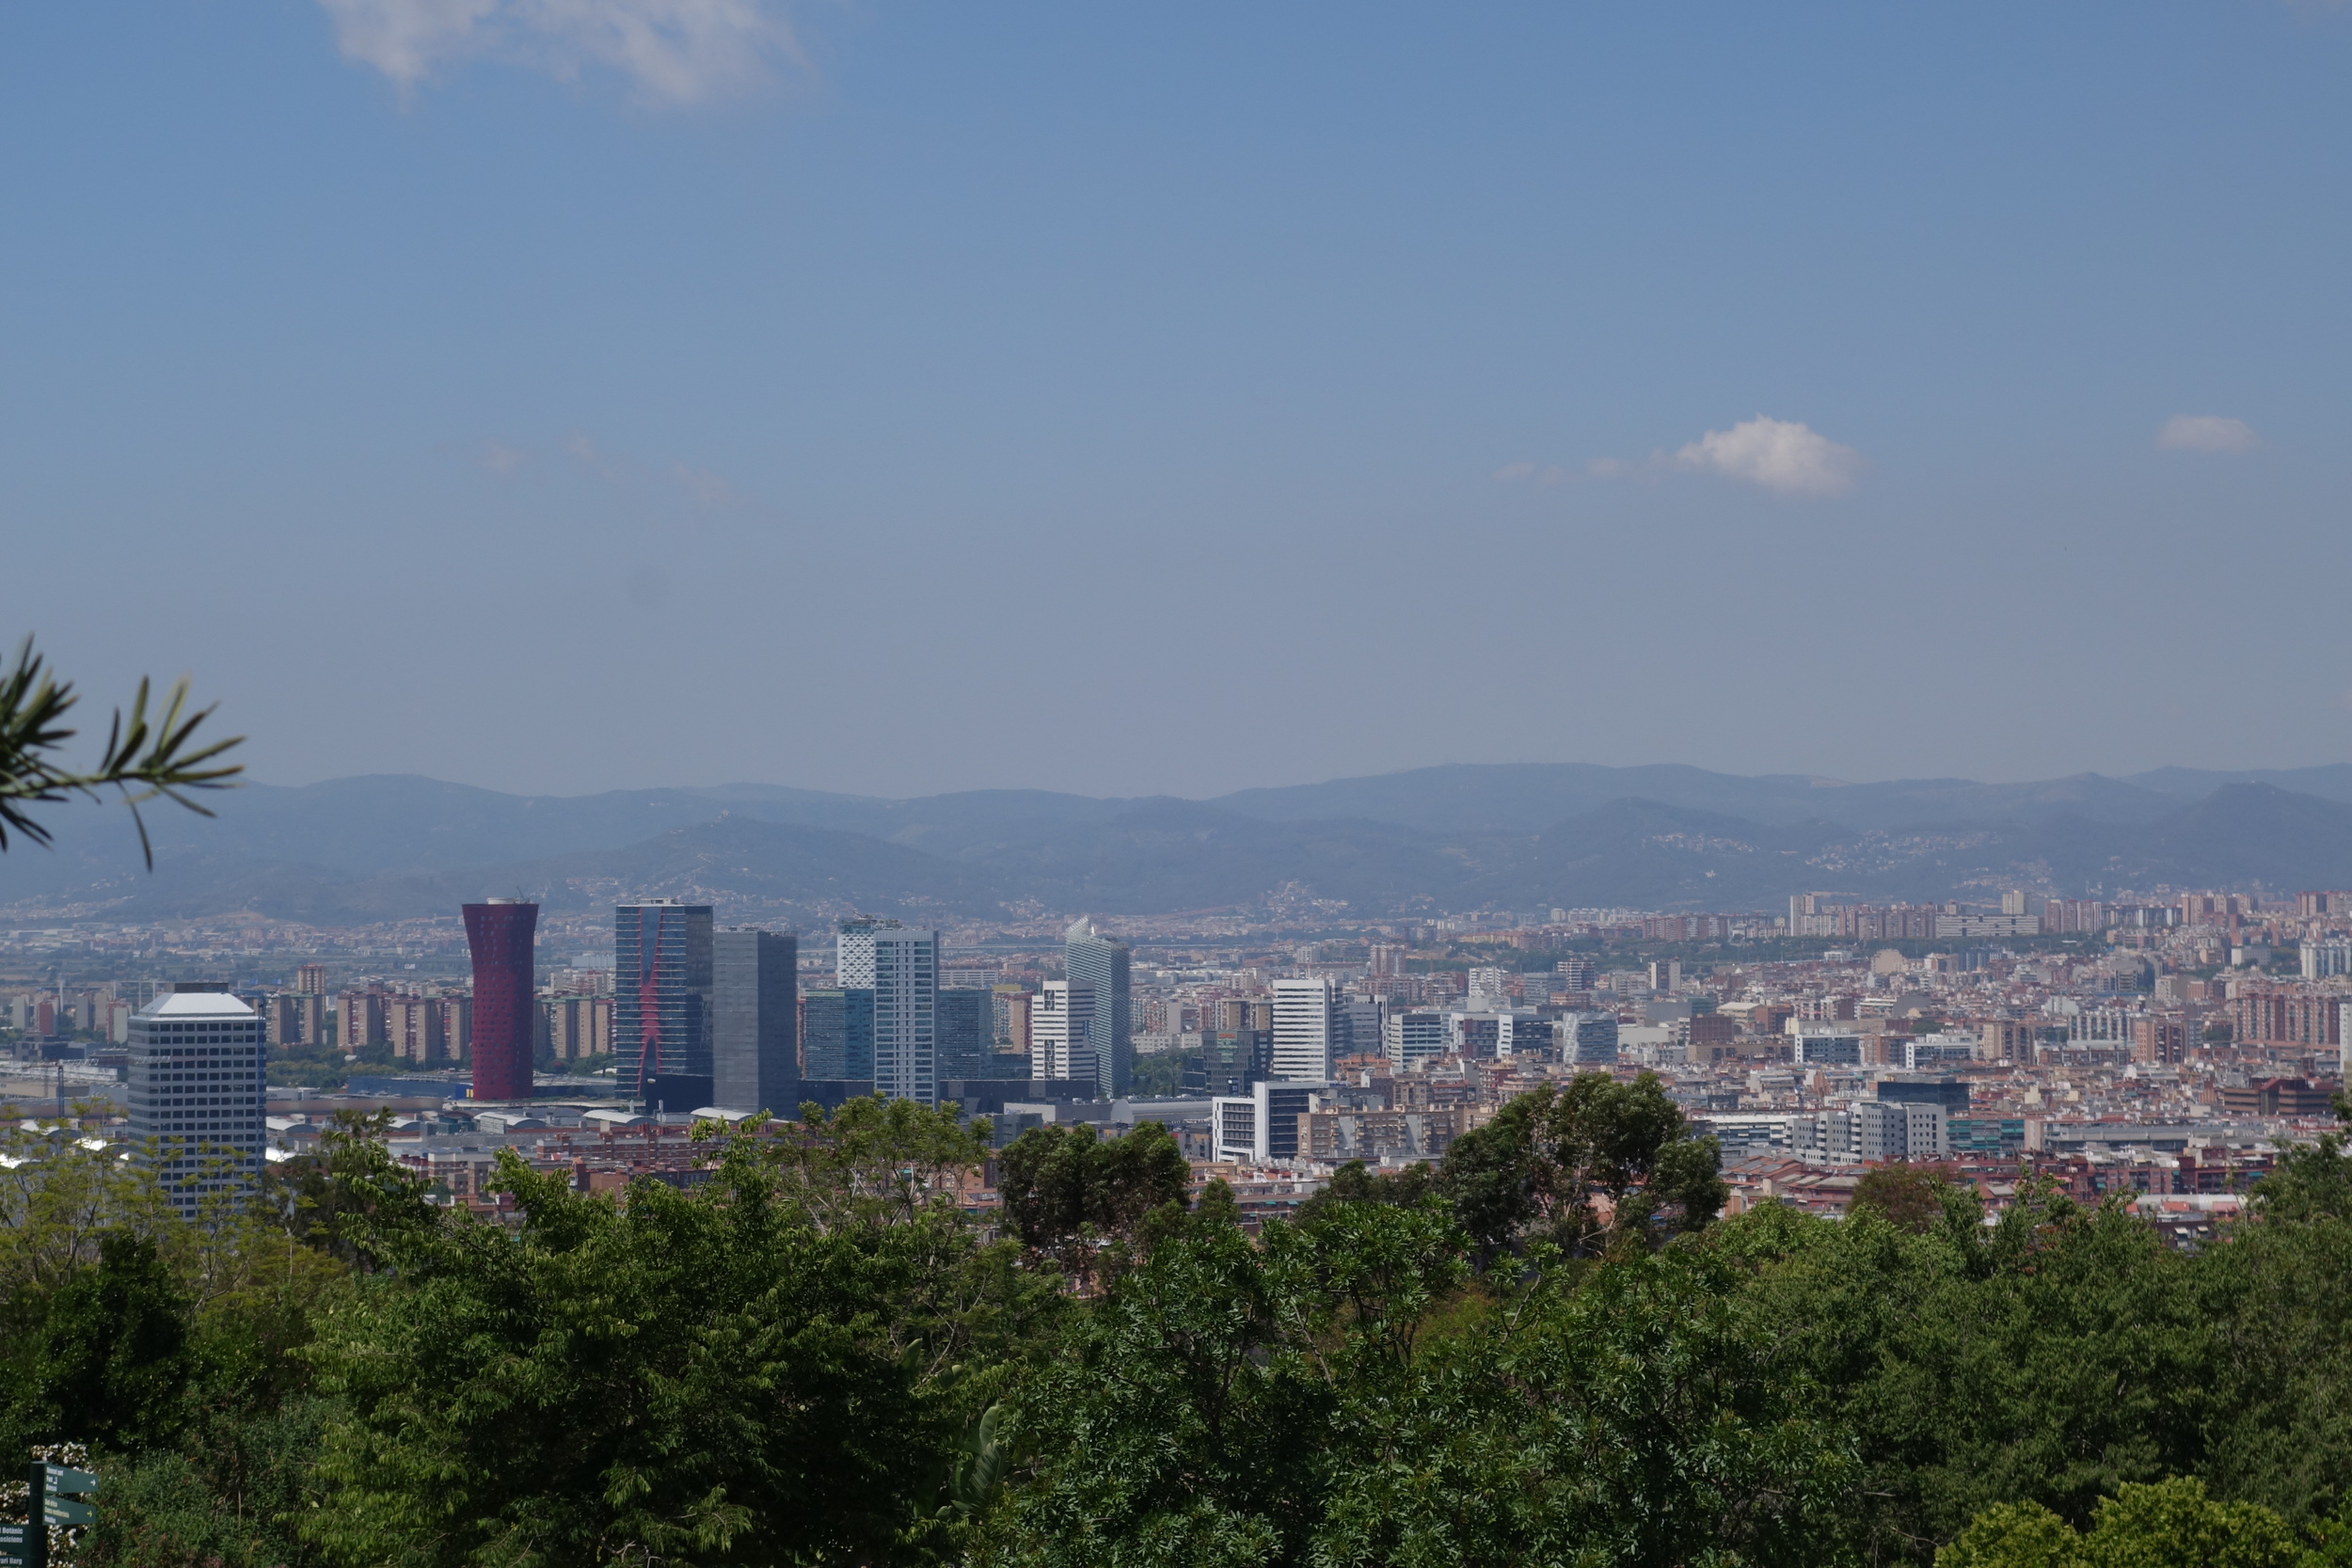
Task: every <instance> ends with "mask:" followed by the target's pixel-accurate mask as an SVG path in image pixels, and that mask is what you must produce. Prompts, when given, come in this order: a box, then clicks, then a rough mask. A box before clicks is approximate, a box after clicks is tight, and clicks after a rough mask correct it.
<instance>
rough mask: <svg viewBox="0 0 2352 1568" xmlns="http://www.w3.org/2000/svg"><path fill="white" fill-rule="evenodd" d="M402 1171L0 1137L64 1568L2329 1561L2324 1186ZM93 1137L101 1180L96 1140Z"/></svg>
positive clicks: (749, 1151) (738, 1164) (1504, 1170)
mask: <svg viewBox="0 0 2352 1568" xmlns="http://www.w3.org/2000/svg"><path fill="white" fill-rule="evenodd" d="M378 1131H379V1130H378V1129H374V1128H372V1127H370V1126H368V1125H366V1124H364V1123H362V1122H359V1121H358V1120H357V1119H354V1120H350V1121H347V1122H345V1123H344V1124H343V1125H342V1126H339V1127H338V1128H336V1129H334V1130H333V1131H332V1132H330V1134H329V1135H328V1137H327V1138H326V1140H325V1142H324V1146H323V1148H322V1151H321V1152H320V1153H319V1154H318V1155H316V1156H313V1157H310V1158H308V1159H305V1160H301V1161H294V1162H289V1163H288V1164H286V1165H284V1166H281V1167H278V1170H277V1171H276V1172H275V1173H274V1175H273V1178H272V1180H271V1183H270V1186H269V1189H268V1191H267V1192H266V1193H265V1194H264V1195H263V1196H262V1201H260V1202H259V1203H257V1204H254V1205H251V1206H248V1207H247V1208H246V1209H244V1210H241V1211H233V1212H232V1211H229V1210H222V1211H220V1212H208V1213H205V1214H203V1215H201V1216H199V1219H198V1220H197V1221H195V1222H193V1223H191V1222H187V1221H183V1220H181V1219H179V1218H177V1217H176V1216H175V1215H174V1214H173V1213H172V1212H171V1211H170V1210H169V1208H168V1206H167V1205H166V1204H163V1203H161V1202H160V1201H159V1200H158V1197H157V1195H156V1194H155V1193H154V1191H153V1190H152V1188H151V1186H150V1185H149V1184H148V1183H147V1182H146V1181H145V1180H143V1179H142V1178H141V1177H140V1176H139V1175H138V1173H137V1171H136V1168H135V1163H132V1162H125V1161H123V1160H121V1159H119V1158H118V1157H117V1154H116V1152H115V1151H112V1150H109V1149H108V1148H104V1147H103V1146H95V1147H93V1146H92V1145H91V1144H85V1143H84V1142H82V1141H81V1140H79V1139H78V1138H76V1137H73V1136H70V1135H66V1134H65V1133H63V1132H56V1133H40V1132H19V1133H14V1134H9V1135H8V1136H9V1138H10V1142H9V1143H8V1148H7V1154H8V1162H7V1163H5V1164H0V1443H5V1444H6V1445H8V1448H10V1449H14V1450H15V1451H17V1452H20V1453H22V1452H24V1451H26V1450H27V1449H28V1448H29V1447H30V1446H31V1445H33V1444H36V1443H56V1442H81V1443H87V1445H89V1448H90V1450H91V1452H92V1455H93V1458H92V1460H91V1463H92V1464H93V1465H96V1466H97V1467H98V1468H99V1469H100V1471H101V1472H102V1474H103V1477H104V1492H103V1504H102V1507H101V1509H100V1524H99V1525H98V1527H97V1528H95V1529H94V1530H92V1531H90V1532H87V1534H86V1536H85V1537H84V1538H83V1540H82V1541H81V1542H80V1544H79V1546H78V1549H77V1555H78V1557H79V1558H80V1559H81V1560H84V1561H86V1562H87V1563H90V1564H93V1565H96V1564H108V1565H112V1564H124V1565H139V1568H162V1565H166V1564H171V1565H182V1564H185V1565H192V1568H193V1565H199V1564H207V1563H211V1562H215V1561H217V1562H219V1563H221V1564H223V1565H224V1568H269V1565H271V1564H285V1565H287V1568H295V1565H301V1564H313V1563H315V1564H320V1565H334V1564H375V1563H400V1564H415V1565H418V1568H425V1565H442V1564H448V1565H456V1564H461V1563H463V1564H498V1565H501V1568H526V1565H530V1568H536V1565H548V1568H553V1565H557V1564H570V1563H594V1562H607V1561H612V1562H644V1563H648V1564H650V1563H655V1562H675V1563H692V1564H704V1563H707V1564H714V1565H715V1564H733V1563H745V1564H751V1563H812V1564H814V1563H847V1564H898V1563H905V1564H922V1563H945V1562H972V1563H978V1564H990V1565H1002V1568H1026V1565H1037V1568H1046V1565H1057V1564H1072V1565H1075V1564H1081V1563H1084V1564H1097V1563H1107V1564H1135V1565H1138V1568H1141V1565H1159V1564H1168V1565H1170V1568H1175V1565H1180V1564H1181V1565H1183V1568H1217V1565H1223V1564H1236V1565H1238V1564H1264V1565H1278V1564H1283V1565H1287V1564H1296V1565H1299V1568H1358V1565H1365V1568H1369V1565H1372V1564H1394V1565H1399V1568H1422V1565H1427V1568H1437V1565H1439V1564H1454V1563H1462V1562H1478V1563H1502V1564H1518V1563H1526V1564H1536V1563H1543V1564H1554V1563H1560V1564H1592V1565H1600V1564H1627V1565H1634V1564H1640V1565H1645V1568H1646V1565H1661V1568H1662V1565H1671V1564H1692V1565H1699V1564H1705V1565H1708V1568H1730V1565H1733V1564H1756V1565H1768V1564H1788V1565H1790V1568H1796V1565H1806V1568H1813V1565H1821V1564H1856V1565H1861V1564H1904V1563H1909V1564H1920V1565H1926V1564H1930V1563H1938V1562H1940V1563H1942V1564H1943V1565H1944V1568H2169V1565H2173V1564H2178V1565H2181V1568H2189V1565H2191V1564H2200V1565H2203V1564H2232V1565H2236V1564H2244V1565H2246V1568H2270V1565H2274V1564H2290V1563H2292V1564H2302V1565H2309V1564H2313V1563H2320V1562H2338V1561H2352V1533H2348V1532H2347V1531H2346V1529H2345V1528H2344V1524H2343V1523H2342V1521H2343V1520H2344V1518H2345V1516H2346V1515H2347V1513H2352V1414H2348V1413H2347V1412H2352V1397H2347V1396H2352V1325H2348V1324H2347V1323H2346V1319H2345V1316H2344V1313H2343V1312H2342V1310H2341V1308H2340V1306H2339V1304H2340V1303H2341V1302H2342V1301H2343V1300H2344V1299H2346V1297H2347V1294H2348V1293H2352V1289H2348V1288H2352V1178H2348V1177H2347V1171H2346V1165H2345V1161H2344V1150H2343V1148H2341V1147H2340V1146H2339V1145H2338V1144H2337V1143H2336V1142H2335V1141H2334V1140H2332V1139H2331V1140H2328V1141H2327V1142H2326V1143H2323V1144H2322V1145H2321V1146H2320V1147H2319V1148H2312V1149H2306V1150H2301V1151H2296V1152H2292V1153H2289V1154H2287V1155H2285V1156H2284V1157H2282V1159H2281V1161H2280V1167H2279V1169H2278V1171H2277V1173H2276V1174H2274V1175H2273V1176H2272V1177H2270V1178H2268V1179H2266V1180H2265V1183H2264V1185H2263V1186H2262V1188H2261V1189H2260V1190H2259V1193H2258V1199H2259V1201H2258V1210H2259V1213H2258V1217H2257V1218H2256V1219H2254V1220H2252V1221H2250V1222H2249V1223H2248V1224H2246V1225H2244V1226H2242V1227H2238V1229H2237V1230H2236V1231H2235V1232H2233V1233H2232V1234H2229V1235H2227V1236H2225V1237H2223V1238H2221V1239H2220V1240H2218V1241H2217V1242H2216V1243H2213V1244H2211V1245H2208V1246H2207V1247H2205V1248H2203V1249H2202V1250H2201V1251H2199V1252H2196V1253H2182V1252H2177V1251H2174V1250H2171V1249H2169V1248H2168V1247H2167V1246H2165V1245H2163V1244H2162V1243H2160V1242H2159V1240H2158V1239H2157V1238H2156V1236H2155V1235H2154V1234H2153V1232H2152V1231H2151V1230H2150V1229H2149V1228H2148V1227H2145V1226H2143V1225H2142V1224H2141V1223H2140V1222H2139V1221H2137V1219H2136V1218H2134V1217H2133V1215H2132V1214H2131V1213H2130V1212H2128V1210H2126V1209H2124V1208H2122V1207H2116V1206H2107V1207H2100V1208H2084V1207H2081V1206H2078V1205H2076V1204H2074V1203H2073V1202H2070V1201H2069V1200H2068V1199H2066V1198H2065V1197H2064V1196H2062V1195H2061V1194H2059V1193H2058V1192H2057V1191H2056V1190H2054V1189H2052V1188H2049V1187H2046V1186H2035V1185H2032V1184H2030V1183H2029V1184H2027V1186H2026V1189H2025V1190H2024V1192H2023V1195H2022V1196H2021V1198H2020V1200H2019V1201H2018V1202H2017V1203H2016V1204H2015V1205H2014V1206H2012V1207H2011V1208H2010V1209H2009V1210H2007V1211H2006V1212H2003V1213H2002V1214H2001V1215H2000V1216H1999V1217H1998V1218H1997V1220H1995V1221H1994V1222H1993V1223H1989V1224H1988V1223H1987V1222H1986V1217H1985V1215H1984V1213H1983V1212H1982V1211H1981V1209H1980V1208H1979V1205H1978V1203H1977V1201H1976V1199H1975V1197H1974V1196H1973V1195H1971V1194H1969V1193H1967V1192H1965V1191H1964V1190H1956V1189H1954V1188H1952V1187H1950V1186H1948V1185H1947V1184H1946V1183H1945V1182H1944V1181H1943V1180H1941V1179H1940V1177H1939V1175H1938V1173H1936V1172H1934V1171H1932V1170H1929V1169H1912V1168H1906V1167H1893V1168H1889V1169H1886V1170H1883V1171H1881V1172H1878V1173H1876V1174H1875V1175H1874V1176H1873V1177H1872V1179H1871V1180H1870V1181H1869V1182H1868V1183H1867V1184H1866V1187H1865V1188H1864V1190H1863V1192H1862V1193H1860V1194H1859V1195H1858V1196H1857V1201H1856V1204H1855V1207H1854V1212H1853V1213H1852V1215H1851V1218H1849V1219H1847V1220H1845V1221H1843V1222H1831V1221H1824V1220H1820V1219H1816V1218H1812V1217H1809V1216H1807V1215H1804V1214H1803V1213H1800V1212H1796V1211H1793V1210H1790V1209H1787V1208H1784V1207H1780V1206H1777V1205H1772V1204H1767V1205H1764V1206H1762V1207H1760V1208H1758V1209H1756V1210H1753V1211H1751V1212H1746V1213H1742V1214H1739V1215H1736V1216H1733V1217H1731V1218H1728V1219H1720V1220H1719V1219H1714V1218H1713V1217H1712V1216H1713V1213H1714V1210H1715V1208H1716V1205H1717V1203H1718V1202H1719V1201H1720V1195H1721V1191H1722V1188H1721V1185H1720V1180H1719V1179H1718V1177H1717V1176H1716V1174H1715V1153H1714V1149H1713V1148H1712V1145H1711V1144H1710V1143H1709V1142H1708V1140H1705V1139H1698V1138H1693V1137H1692V1136H1690V1134H1689V1130H1688V1128H1687V1126H1686V1124H1685V1123H1684V1122H1683V1121H1682V1119H1681V1118H1680V1117H1679V1115H1678V1114H1677V1112H1676V1111H1675V1109H1674V1107H1673V1105H1672V1104H1671V1103H1670V1102H1669V1101H1666V1099H1665V1097H1664V1096H1663V1094H1662V1093H1661V1092H1660V1090H1659V1088H1658V1085H1656V1084H1654V1083H1649V1082H1636V1083H1634V1084H1629V1085H1618V1084H1613V1083H1611V1082H1609V1081H1608V1080H1606V1079H1604V1078H1601V1077H1598V1076H1597V1075H1596V1076H1589V1077H1586V1078H1581V1079H1579V1080H1576V1081H1573V1082H1571V1083H1569V1084H1567V1085H1564V1086H1562V1087H1561V1088H1560V1089H1559V1090H1558V1091H1557V1092H1554V1093H1549V1094H1543V1095H1536V1096H1530V1097H1528V1098H1527V1099H1526V1100H1523V1101H1518V1103H1516V1104H1515V1105H1513V1106H1512V1107H1510V1108H1509V1109H1508V1110H1507V1111H1506V1112H1505V1113H1504V1114H1503V1115H1502V1116H1501V1117H1497V1118H1496V1119H1495V1121H1494V1122H1493V1123H1492V1124H1490V1125H1489V1126H1488V1127H1486V1128H1485V1129H1482V1130H1481V1131H1480V1132H1477V1133H1476V1134H1474V1135H1472V1136H1470V1137H1469V1138H1466V1139H1464V1140H1463V1141H1462V1142H1461V1143H1460V1144H1458V1145H1457V1146H1456V1147H1455V1148H1454V1151H1453V1153H1452V1154H1451V1155H1450V1156H1449V1158H1448V1159H1446V1160H1445V1161H1444V1162H1442V1163H1441V1164H1438V1166H1436V1167H1434V1168H1427V1167H1423V1168H1416V1169H1413V1170H1408V1171H1404V1172H1389V1173H1378V1172H1373V1171H1368V1170H1365V1169H1363V1168H1362V1167H1348V1168H1346V1169H1343V1171H1342V1172H1341V1173H1340V1175H1339V1177H1338V1179H1337V1180H1334V1181H1333V1182H1332V1183H1331V1184H1330V1186H1329V1189H1328V1190H1327V1192H1326V1193H1325V1194H1323V1195H1322V1196H1319V1197H1317V1198H1316V1199H1315V1200H1313V1201H1312V1202H1311V1203H1308V1204H1306V1205H1304V1206H1302V1207H1301V1208H1300V1209H1299V1210H1298V1211H1297V1212H1295V1214H1294V1215H1293V1216H1292V1217H1291V1218H1289V1219H1287V1220H1283V1219H1267V1220H1265V1221H1264V1223H1263V1225H1262V1226H1260V1227H1258V1228H1257V1229H1256V1230H1255V1231H1254V1233H1253V1232H1252V1231H1250V1230H1248V1229H1245V1227H1243V1225H1242V1224H1241V1223H1240V1222H1241V1213H1240V1210H1239V1208H1238V1206H1237V1204H1236V1202H1235V1198H1234V1195H1233V1194H1232V1191H1231V1190H1229V1189H1228V1188H1226V1187H1225V1186H1224V1185H1223V1184H1222V1183H1212V1184H1211V1185H1210V1186H1209V1187H1208V1189H1207V1190H1206V1192H1205V1193H1203V1194H1202V1195H1201V1196H1200V1197H1199V1199H1198V1200H1197V1201H1193V1202H1190V1203H1188V1202H1187V1201H1186V1187H1187V1182H1186V1180H1185V1177H1186V1170H1185V1167H1184V1164H1183V1162H1182V1160H1181V1158H1180V1157H1179V1156H1178V1154H1177V1152H1176V1149H1175V1147H1174V1144H1173V1142H1172V1140H1170V1139H1169V1138H1168V1136H1167V1134H1166V1133H1164V1132H1161V1131H1160V1130H1159V1129H1157V1128H1147V1129H1143V1130H1139V1131H1138V1132H1134V1133H1130V1134H1127V1135H1125V1136H1123V1137H1098V1136H1096V1135H1095V1134H1094V1133H1093V1132H1091V1131H1087V1130H1074V1129H1040V1130H1034V1131H1032V1132H1028V1133H1026V1134H1025V1135H1024V1137H1023V1138H1022V1139H1020V1140H1018V1141H1016V1142H1015V1143H1014V1144H1013V1145H1012V1146H1010V1147H1009V1148H1008V1149H1005V1150H1003V1151H999V1152H998V1153H997V1155H996V1156H995V1161H996V1166H997V1171H998V1176H999V1180H1000V1181H1001V1183H1002V1191H1003V1193H1004V1196H1005V1200H1006V1210H1005V1212H1004V1224H1003V1225H1002V1227H1001V1233H1000V1232H999V1227H992V1226H989V1225H986V1224H983V1223H981V1222H980V1221H979V1220H978V1219H977V1218H975V1217H974V1216H973V1215H971V1214H968V1213H966V1212H964V1211H963V1210H962V1209H961V1207H960V1206H959V1203H958V1194H959V1191H960V1189H961V1186H962V1185H963V1184H965V1183H966V1182H967V1181H968V1179H969V1178H970V1176H971V1175H972V1173H974V1172H975V1171H976V1169H977V1167H978V1166H979V1165H980V1164H982V1163H983V1162H985V1161H987V1160H989V1159H990V1158H991V1155H990V1150H989V1146H988V1139H987V1135H986V1133H985V1132H984V1131H983V1130H981V1129H979V1128H977V1127H958V1126H956V1125H955V1123H954V1122H953V1120H952V1119H951V1118H949V1117H945V1116H941V1115H938V1114H935V1113H932V1112H930V1111H927V1110H924V1109H922V1108H920V1107H916V1106H913V1105H908V1104H903V1103H899V1104H889V1105H885V1104H883V1103H882V1102H880V1101H855V1102H852V1103H851V1104H850V1105H849V1106H847V1107H845V1108H843V1109H842V1110H841V1111H840V1112H838V1113H835V1114H834V1115H833V1116H832V1117H826V1116H825V1115H823V1114H822V1113H819V1112H818V1111H816V1110H815V1108H814V1107H810V1108H805V1109H804V1111H803V1119H802V1120H801V1121H799V1122H797V1123H794V1124H791V1125H788V1126H786V1127H783V1128H754V1129H751V1130H749V1131H747V1132H741V1133H738V1134H733V1135H725V1136H719V1135H716V1134H715V1132H714V1137H713V1141H712V1142H711V1143H710V1144H709V1145H708V1146H707V1156H708V1158H707V1161H706V1162H705V1168H704V1169H702V1170H700V1171H697V1172H694V1173H691V1175H692V1180H691V1181H684V1182H679V1183H676V1184H672V1183H669V1182H665V1181H662V1180H653V1179H641V1180H638V1181H636V1182H635V1183H633V1184H632V1185H630V1186H629V1187H628V1189H627V1190H626V1191H625V1192H624V1193H621V1194H619V1195H599V1196H588V1195H585V1194H581V1193H578V1192H575V1191H573V1190H572V1189H571V1187H570V1185H569V1183H568V1181H567V1180H565V1179H564V1177H563V1176H562V1175H561V1174H554V1175H550V1174H545V1173H540V1172H534V1171H532V1169H530V1168H529V1167H527V1166H526V1165H524V1164H522V1163H521V1162H519V1161H516V1160H513V1159H512V1158H509V1159H508V1161H507V1163H506V1164H505V1165H504V1167H503V1170H502V1172H501V1176H500V1178H499V1185H500V1187H501V1188H502V1189H503V1190H504V1191H505V1192H507V1193H509V1194H511V1195H512V1199H513V1208H512V1211H511V1212H510V1213H509V1214H508V1215H506V1216H505V1217H503V1218H500V1217H483V1218H476V1217H474V1216H473V1215H471V1214H470V1213H469V1212H467V1211H464V1210H462V1209H458V1210H452V1209H446V1208H441V1207H437V1206H435V1205H434V1204H432V1203H429V1202H427V1201H426V1200H425V1196H424V1193H423V1190H422V1188H421V1185H420V1183H419V1182H417V1181H416V1180H414V1179H412V1178H411V1177H409V1176H407V1175H405V1173H404V1172H403V1171H402V1170H401V1169H400V1167H399V1166H398V1165H397V1164H395V1163H394V1162H393V1161H392V1160H391V1159H390V1157H389V1155H388V1154H387V1152H386V1151H385V1149H384V1147H383V1146H382V1144H381V1143H380V1142H379V1141H378V1140H377V1138H376V1136H375V1134H376V1132H378ZM93 1144H94V1141H93Z"/></svg>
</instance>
